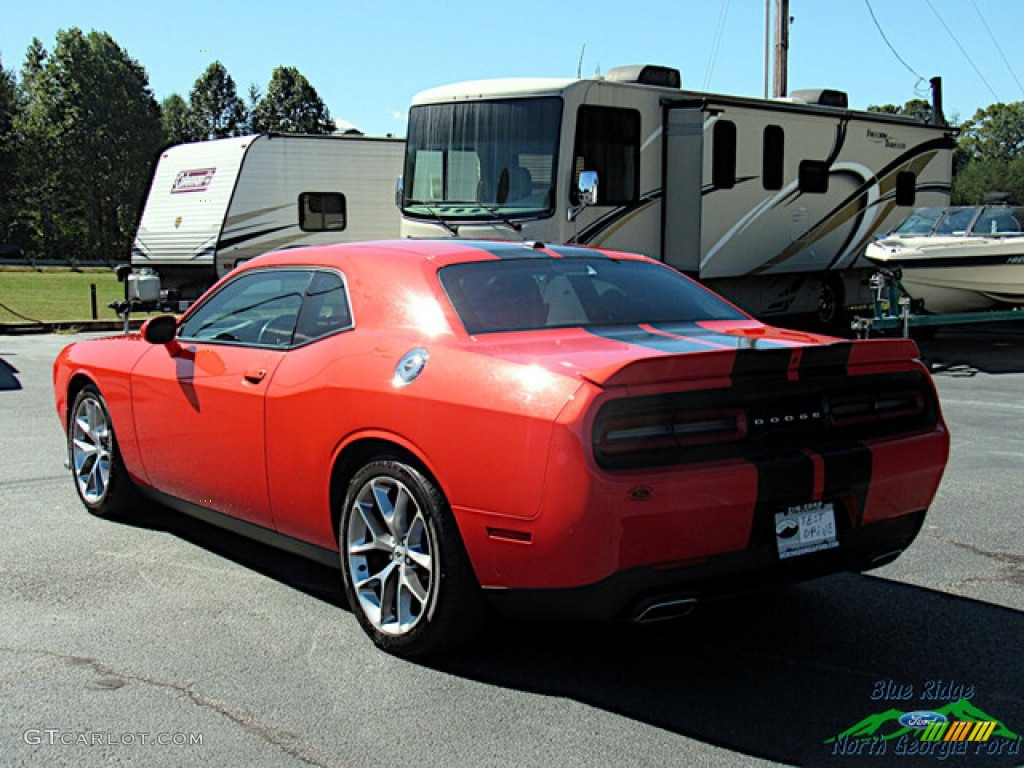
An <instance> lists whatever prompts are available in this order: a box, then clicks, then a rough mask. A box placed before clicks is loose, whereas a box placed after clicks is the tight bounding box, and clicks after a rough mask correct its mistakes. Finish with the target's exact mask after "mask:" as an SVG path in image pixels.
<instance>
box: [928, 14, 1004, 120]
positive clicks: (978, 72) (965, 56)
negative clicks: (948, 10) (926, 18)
mask: <svg viewBox="0 0 1024 768" xmlns="http://www.w3.org/2000/svg"><path fill="white" fill-rule="evenodd" d="M924 1H925V2H926V3H928V7H929V8H931V9H932V13H934V14H935V18H937V19H938V20H939V23H940V24H942V26H943V27H945V29H946V32H948V33H949V36H950V37H951V38H952V39H953V42H954V43H956V47H957V48H959V49H960V53H962V54H963V55H964V58H965V59H967V63H968V64H970V65H971V68H972V69H973V70H974V72H975V74H977V76H978V77H979V78H980V79H981V82H983V83H984V84H985V87H986V88H988V92H989V93H991V94H992V98H993V99H995V100H996V101H999V97H998V96H996V92H995V91H994V90H992V86H991V85H989V84H988V80H986V79H985V76H984V75H983V74H981V70H980V69H978V67H977V66H976V65H975V63H974V61H973V60H972V59H971V57H970V56H968V55H967V51H965V50H964V47H963V46H962V45H960V41H959V40H957V39H956V35H954V34H953V30H951V29H950V28H949V25H948V24H946V22H945V20H944V19H943V18H942V16H940V15H939V12H938V11H937V10H935V6H934V5H932V0H924Z"/></svg>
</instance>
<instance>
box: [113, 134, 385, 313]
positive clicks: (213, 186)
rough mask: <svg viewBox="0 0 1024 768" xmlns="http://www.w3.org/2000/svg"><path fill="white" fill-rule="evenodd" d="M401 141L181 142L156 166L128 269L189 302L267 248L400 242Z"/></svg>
mask: <svg viewBox="0 0 1024 768" xmlns="http://www.w3.org/2000/svg"><path fill="white" fill-rule="evenodd" d="M404 146H405V145H404V142H403V141H402V140H400V139H377V138H365V137H356V136H303V135H275V134H260V135H253V136H242V137H238V138H228V139H217V140H215V141H202V142H197V143H193V144H180V145H178V146H174V147H171V148H169V149H167V150H165V151H164V152H163V153H162V154H161V156H160V159H159V161H158V163H157V167H156V171H155V172H154V175H153V182H152V185H151V187H150V190H149V196H148V198H147V200H146V207H145V209H144V210H143V213H142V219H141V221H140V222H139V231H138V234H137V235H136V237H135V242H134V244H133V245H132V258H131V261H132V267H133V268H136V269H137V268H149V269H151V270H153V271H154V272H156V273H157V274H158V275H159V276H160V281H161V285H162V287H163V288H164V289H165V290H167V291H169V294H170V297H171V298H178V299H185V300H187V299H194V298H196V297H197V296H199V294H200V293H201V292H202V291H203V290H205V289H206V288H208V287H209V286H210V285H211V284H212V283H213V282H214V281H215V280H216V279H217V278H219V277H221V276H223V275H224V274H226V273H227V272H228V271H229V270H230V269H231V268H232V267H234V266H235V265H236V264H238V263H240V262H243V261H245V260H247V259H250V258H252V257H253V256H257V255H259V254H261V253H264V252H266V251H270V250H275V249H278V248H287V247H293V246H300V245H319V244H323V243H331V242H338V241H342V240H371V239H378V238H392V237H397V236H398V233H399V215H398V211H397V210H396V208H395V205H394V187H395V179H396V178H398V176H399V175H400V174H401V172H402V157H403V154H404Z"/></svg>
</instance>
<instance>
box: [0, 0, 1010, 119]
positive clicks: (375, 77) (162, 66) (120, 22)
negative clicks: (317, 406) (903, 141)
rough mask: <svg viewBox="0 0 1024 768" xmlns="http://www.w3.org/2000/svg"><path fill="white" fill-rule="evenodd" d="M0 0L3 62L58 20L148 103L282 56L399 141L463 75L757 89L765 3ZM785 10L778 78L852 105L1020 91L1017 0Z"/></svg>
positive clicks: (953, 111)
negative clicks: (784, 71)
mask: <svg viewBox="0 0 1024 768" xmlns="http://www.w3.org/2000/svg"><path fill="white" fill-rule="evenodd" d="M5 5H6V7H5V8H4V11H3V14H2V17H0V18H2V23H0V61H2V63H3V67H4V69H6V70H8V71H14V72H17V71H19V70H20V69H21V65H22V62H23V61H24V57H25V52H26V50H27V49H28V46H29V44H30V43H31V41H32V39H33V38H34V37H37V38H39V39H40V40H41V41H42V43H43V45H44V47H46V48H47V50H52V48H53V47H54V44H55V40H56V35H57V32H58V30H61V29H68V28H71V27H78V28H79V29H81V30H83V31H84V32H89V31H90V30H97V31H101V32H107V33H109V34H110V36H111V37H113V39H114V40H115V41H116V42H117V43H118V44H119V45H120V46H121V47H122V48H123V49H124V50H126V51H127V52H128V54H129V55H130V56H131V57H132V58H134V59H135V60H136V61H138V62H139V63H140V64H141V65H142V66H143V67H144V68H145V69H146V71H147V73H148V75H149V82H150V86H151V88H152V90H153V93H154V95H155V96H156V98H157V99H158V100H159V101H163V100H164V99H165V98H167V97H168V96H170V95H171V94H172V93H177V94H180V95H181V96H183V97H184V98H186V99H187V98H188V94H189V91H190V90H191V89H192V86H193V84H194V83H195V81H196V79H197V78H198V77H199V76H200V75H201V74H202V73H203V71H204V70H205V69H206V68H207V67H208V66H209V65H210V64H211V63H213V62H214V61H220V62H221V63H222V64H224V66H225V67H226V68H227V71H228V74H230V75H231V77H232V78H233V79H234V80H235V83H236V86H237V88H238V93H239V95H240V96H242V97H243V98H246V97H247V95H248V92H249V87H250V85H252V84H255V85H257V86H258V87H259V88H260V89H262V90H264V91H265V90H266V87H267V85H268V83H269V82H270V76H271V73H272V72H273V70H274V68H275V67H278V66H293V67H297V68H298V69H299V71H300V72H302V74H304V75H305V76H306V78H307V79H308V80H309V81H310V82H311V83H312V85H313V87H314V88H316V90H317V92H318V93H319V94H320V97H321V98H322V99H323V100H324V102H325V103H326V104H327V106H328V108H329V109H330V111H331V115H332V116H333V117H334V118H340V119H341V120H343V121H346V122H347V123H350V124H352V125H354V126H356V127H358V128H359V129H361V130H362V131H363V132H364V133H366V134H367V135H371V136H384V135H388V134H392V135H395V136H404V135H405V122H406V117H407V113H408V108H409V103H410V102H411V100H412V97H413V96H414V95H415V94H416V93H418V92H419V91H422V90H425V89H427V88H432V87H435V86H439V85H445V84H448V83H455V82H459V81H462V80H477V79H485V78H492V77H574V76H576V74H577V72H578V71H579V72H581V73H582V74H583V76H584V77H590V76H593V75H595V74H599V73H603V72H607V71H608V70H609V69H611V68H612V67H615V66H620V65H626V64H661V65H665V66H670V67H675V68H677V69H679V70H680V71H681V72H682V77H683V87H684V88H686V89H690V90H698V91H710V92H714V93H726V94H733V95H740V96H763V95H764V90H765V71H764V67H765V65H764V59H765V56H764V48H765V0H635V2H631V3H629V2H622V1H621V0H620V1H619V2H614V3H613V2H608V0H586V1H585V2H584V1H581V0H515V2H487V1H486V0H484V1H481V0H474V1H473V2H466V1H465V0H445V1H444V2H438V1H437V0H418V2H395V1H393V0H370V1H369V2H367V1H365V0H364V1H363V2H358V1H356V2H352V1H351V0H350V1H349V2H343V1H342V0H317V1H316V2H311V1H309V0H275V1H274V2H269V1H268V0H247V1H246V2H236V0H177V2H173V1H172V0H162V1H161V2H153V0H86V1H85V2H83V0H36V2H9V3H6V4H5ZM872 12H873V14H874V20H873V18H872ZM790 16H791V17H792V23H791V26H790V46H789V67H788V70H789V71H788V79H789V87H790V89H791V90H794V89H799V88H834V89H838V90H842V91H846V92H847V93H848V94H849V98H850V106H851V107H854V108H860V109H862V108H865V107H867V106H868V105H872V104H874V105H879V104H897V105H903V104H904V103H905V102H907V101H909V100H911V99H914V98H925V99H930V94H929V89H928V80H929V78H931V77H934V76H940V77H942V80H943V94H944V99H943V101H944V108H945V113H946V116H947V118H950V119H953V118H959V119H960V120H965V119H968V118H970V117H972V116H973V115H974V113H975V111H976V110H978V109H981V108H985V107H987V106H989V105H990V104H993V103H997V102H1007V103H1008V102H1015V101H1022V100H1024V87H1022V85H1021V83H1022V82H1024V55H1022V54H1021V53H1020V48H1019V40H1020V36H1021V33H1022V32H1024V0H790ZM876 20H877V24H876ZM879 27H881V33H880V32H879ZM882 33H884V38H883V34H882ZM886 40H888V43H887V42H886Z"/></svg>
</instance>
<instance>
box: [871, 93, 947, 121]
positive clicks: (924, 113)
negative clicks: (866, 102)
mask: <svg viewBox="0 0 1024 768" xmlns="http://www.w3.org/2000/svg"><path fill="white" fill-rule="evenodd" d="M868 112H881V113H882V114H886V115H903V116H904V117H912V118H914V119H915V120H920V121H921V122H922V123H930V122H931V121H932V114H933V110H932V105H931V104H929V103H928V102H927V101H925V100H924V99H911V100H910V101H908V102H907V103H906V104H904V105H903V106H902V107H897V106H896V105H895V104H882V105H880V106H876V105H872V106H869V107H868Z"/></svg>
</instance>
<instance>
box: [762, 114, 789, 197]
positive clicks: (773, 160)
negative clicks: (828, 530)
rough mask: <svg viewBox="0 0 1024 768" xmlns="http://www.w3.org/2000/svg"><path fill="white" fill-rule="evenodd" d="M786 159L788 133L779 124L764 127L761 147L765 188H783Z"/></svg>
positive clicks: (763, 184)
mask: <svg viewBox="0 0 1024 768" xmlns="http://www.w3.org/2000/svg"><path fill="white" fill-rule="evenodd" d="M785 161H786V134H785V132H784V131H783V130H782V126H779V125H766V126H765V127H764V143H763V146H762V148H761V185H762V186H763V187H764V188H765V189H782V182H783V179H784V169H785Z"/></svg>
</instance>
